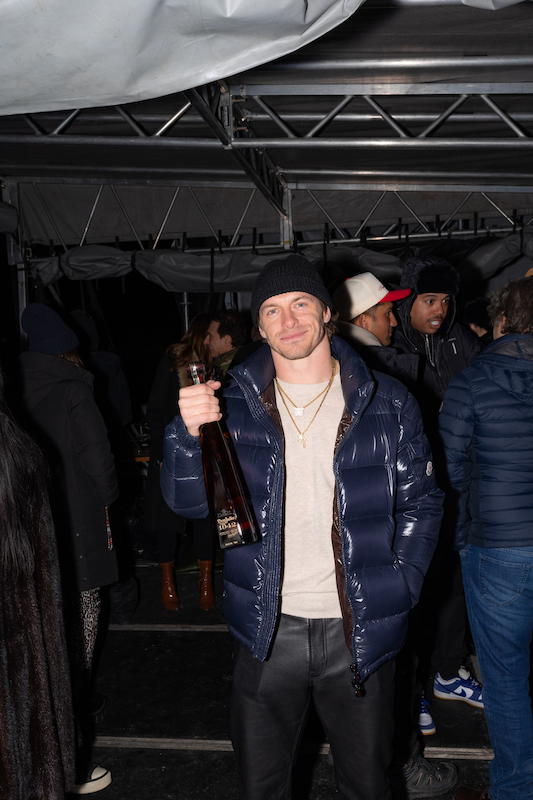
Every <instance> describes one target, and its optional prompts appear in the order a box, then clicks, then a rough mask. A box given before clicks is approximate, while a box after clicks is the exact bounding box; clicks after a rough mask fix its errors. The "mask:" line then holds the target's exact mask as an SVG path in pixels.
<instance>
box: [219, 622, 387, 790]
mask: <svg viewBox="0 0 533 800" xmlns="http://www.w3.org/2000/svg"><path fill="white" fill-rule="evenodd" d="M351 661H352V658H351V654H350V651H349V650H348V648H347V646H346V642H345V639H344V633H343V627H342V620H340V619H303V618H300V617H290V616H286V615H282V616H281V620H280V624H279V628H278V631H277V634H276V637H275V640H274V643H273V646H272V650H271V654H270V656H269V658H268V659H267V660H266V661H265V662H260V661H258V660H257V659H255V658H253V657H252V655H251V653H250V652H249V651H248V649H247V648H245V647H243V646H242V645H239V644H237V645H236V652H235V666H234V673H233V694H232V701H231V738H232V742H233V747H234V750H235V754H236V756H237V761H238V766H239V774H240V779H241V798H242V800H288V799H289V798H290V796H291V778H292V768H293V763H294V761H295V758H296V753H297V749H298V746H299V743H300V738H301V735H302V730H303V728H304V725H305V721H306V718H307V712H308V709H309V704H310V701H311V698H312V699H313V702H314V705H315V708H316V710H317V712H318V716H319V717H320V720H321V722H322V725H323V727H324V730H325V732H326V736H327V738H328V741H329V743H330V745H331V751H332V754H333V759H334V763H335V772H336V776H337V786H338V792H339V794H338V796H339V798H340V800H390V790H389V784H388V779H387V775H386V769H387V767H388V766H389V763H390V760H391V750H392V734H393V725H394V723H393V713H392V706H393V687H394V663H393V662H392V661H389V662H387V663H386V664H384V665H383V666H382V667H380V668H379V669H378V670H377V671H376V672H374V673H373V674H372V675H371V676H370V677H369V678H367V680H366V681H365V682H364V687H365V696H364V697H356V696H355V693H354V690H353V689H352V686H351V677H352V675H351V672H350V663H351Z"/></svg>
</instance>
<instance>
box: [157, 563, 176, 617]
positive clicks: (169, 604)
mask: <svg viewBox="0 0 533 800" xmlns="http://www.w3.org/2000/svg"><path fill="white" fill-rule="evenodd" d="M159 566H160V567H161V598H162V600H163V605H164V606H165V608H168V610H169V611H177V610H178V608H179V607H180V598H179V595H178V593H177V591H176V585H175V583H174V562H173V561H166V562H164V563H162V564H160V565H159Z"/></svg>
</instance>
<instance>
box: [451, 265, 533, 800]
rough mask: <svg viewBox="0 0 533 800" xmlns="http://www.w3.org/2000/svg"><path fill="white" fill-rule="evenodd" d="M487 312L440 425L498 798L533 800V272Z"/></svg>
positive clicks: (471, 796) (469, 799)
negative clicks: (532, 693)
mask: <svg viewBox="0 0 533 800" xmlns="http://www.w3.org/2000/svg"><path fill="white" fill-rule="evenodd" d="M489 313H490V315H491V318H492V322H493V324H494V341H493V342H492V343H491V344H490V345H489V346H488V347H487V348H486V349H485V350H484V351H483V352H482V353H481V354H480V355H479V356H477V358H475V359H474V361H473V362H472V364H471V365H470V366H469V367H467V369H465V370H464V372H461V373H460V374H458V375H456V376H455V377H454V378H452V380H451V381H450V385H449V387H448V389H447V391H446V394H445V396H444V405H443V409H442V412H441V415H440V430H441V433H442V438H443V440H444V446H445V449H446V461H447V466H448V472H449V476H450V481H451V483H452V486H453V487H454V489H455V490H456V492H457V495H458V500H459V523H458V528H457V548H458V549H460V553H461V561H462V569H463V578H464V586H465V594H466V603H467V609H468V615H469V618H470V624H471V628H472V635H473V637H474V642H475V645H476V652H477V656H478V659H479V666H480V669H481V674H482V676H483V699H484V703H485V716H486V718H487V724H488V728H489V734H490V739H491V743H492V746H493V749H494V760H493V761H492V762H491V765H490V783H491V785H490V799H491V800H532V798H533V717H532V715H531V700H530V697H529V674H530V644H531V637H532V632H533V278H522V279H521V280H517V281H512V282H511V283H509V284H508V285H507V286H506V287H505V288H503V289H500V291H499V292H497V293H496V294H494V295H493V296H492V298H491V304H490V306H489ZM481 797H486V794H485V793H483V792H481V790H477V791H476V790H473V789H468V787H459V789H458V791H457V795H456V798H457V799H458V800H478V799H479V798H481Z"/></svg>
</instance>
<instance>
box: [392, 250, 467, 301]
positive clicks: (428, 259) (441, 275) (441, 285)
mask: <svg viewBox="0 0 533 800" xmlns="http://www.w3.org/2000/svg"><path fill="white" fill-rule="evenodd" d="M459 283H460V281H459V273H458V272H457V270H456V269H455V267H454V266H452V265H451V264H450V262H449V261H446V259H445V258H434V257H432V256H425V257H424V256H413V257H412V258H408V259H407V261H406V262H405V267H404V271H403V274H402V277H401V281H400V286H401V287H404V286H406V287H409V288H410V289H412V290H414V294H416V295H418V294H426V293H427V292H440V293H442V294H450V295H456V294H457V293H458V291H459Z"/></svg>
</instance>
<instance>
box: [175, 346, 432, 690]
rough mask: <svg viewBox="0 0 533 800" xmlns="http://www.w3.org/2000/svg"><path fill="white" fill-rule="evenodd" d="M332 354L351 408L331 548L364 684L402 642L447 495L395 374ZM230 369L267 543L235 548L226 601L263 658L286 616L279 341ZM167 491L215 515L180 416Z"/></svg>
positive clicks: (182, 503) (239, 440) (336, 349)
mask: <svg viewBox="0 0 533 800" xmlns="http://www.w3.org/2000/svg"><path fill="white" fill-rule="evenodd" d="M332 351H333V355H334V356H335V357H336V358H337V359H339V362H340V373H341V383H342V387H343V392H344V398H345V404H346V410H345V414H344V416H343V419H342V421H341V423H340V426H339V432H338V436H337V446H336V450H335V455H334V460H333V464H332V468H333V471H334V474H335V478H336V486H337V491H336V501H335V507H334V513H333V519H332V547H333V552H334V555H335V561H336V566H337V585H338V587H339V598H340V604H341V609H342V612H343V620H344V628H345V633H346V637H347V643H348V646H349V647H350V649H351V651H352V653H353V657H354V662H355V663H356V665H357V668H358V671H359V673H360V676H361V679H362V680H364V679H365V677H367V676H368V675H369V674H370V673H371V672H372V671H373V670H375V669H377V667H379V666H380V665H381V664H382V663H384V662H385V661H387V660H388V659H390V658H393V656H394V655H395V654H396V653H397V652H398V650H399V649H400V648H401V646H402V644H403V642H404V639H405V635H406V632H407V615H408V613H409V611H410V609H411V608H412V607H413V606H414V605H415V603H416V602H417V601H418V597H419V594H420V589H421V587H422V582H423V578H424V574H425V572H426V570H427V567H428V565H429V562H430V559H431V556H432V554H433V551H434V548H435V544H436V541H437V536H438V531H439V525H440V519H441V502H442V493H441V492H440V490H439V489H437V488H436V485H435V481H434V477H433V470H432V464H431V453H430V451H429V447H428V444H427V441H426V438H425V436H424V432H423V429H422V422H421V418H420V412H419V409H418V406H417V404H416V401H415V400H414V399H413V397H412V396H411V395H410V394H409V393H408V391H407V390H406V389H405V387H404V386H402V385H401V384H400V383H399V382H398V381H396V380H395V379H394V378H389V377H387V376H385V375H376V378H373V377H372V376H371V374H370V372H369V371H368V369H367V367H366V366H365V364H364V362H363V361H362V360H361V358H360V357H359V356H358V355H357V354H356V353H355V352H354V351H353V350H352V348H351V347H349V346H348V345H346V344H345V343H344V342H342V341H341V340H340V339H338V338H337V337H334V338H333V341H332ZM231 374H232V375H233V378H234V380H233V381H232V383H231V384H230V385H229V387H228V388H227V389H226V390H225V392H224V395H225V399H226V403H227V416H226V424H227V427H228V430H229V431H230V433H231V436H232V438H233V441H234V443H235V450H236V452H237V455H238V458H239V462H240V465H241V469H242V472H243V475H244V478H245V481H246V484H247V486H248V490H249V493H250V496H251V499H252V503H253V507H254V512H255V516H256V520H257V522H258V525H259V528H260V530H261V534H262V540H261V542H258V543H256V544H250V545H246V546H245V547H237V548H234V549H230V550H228V551H226V554H225V565H224V581H225V592H224V604H223V608H224V615H225V617H226V620H227V623H228V626H229V629H230V632H231V633H232V635H233V636H235V638H236V639H238V640H239V641H240V642H242V643H243V644H244V645H246V646H247V647H248V648H249V649H250V650H251V652H252V653H253V654H254V656H255V657H256V658H258V659H260V660H264V659H265V658H266V656H267V655H268V651H269V647H270V644H271V642H272V638H273V634H274V629H275V624H276V620H277V617H278V608H279V596H280V583H281V564H282V519H283V493H284V463H283V461H284V459H283V451H284V440H283V433H282V430H281V424H280V422H279V414H278V411H277V408H276V406H275V402H274V400H275V393H274V389H273V384H272V382H273V379H274V364H273V361H272V356H271V354H270V348H269V347H267V346H264V347H262V348H261V349H260V350H258V351H257V352H256V353H254V355H252V356H251V357H250V358H249V359H247V361H245V362H244V364H241V365H239V366H238V367H235V368H234V369H233V370H232V371H231ZM376 379H377V380H376ZM161 486H162V489H163V495H164V496H165V499H166V501H167V503H168V504H169V505H170V506H171V508H173V510H174V511H176V512H177V513H178V514H181V515H183V516H186V517H193V518H195V517H205V516H206V515H207V503H206V496H205V487H204V479H203V473H202V463H201V456H200V449H199V440H198V438H197V437H192V436H190V435H189V434H188V432H187V430H186V428H185V427H184V425H183V422H182V420H181V418H179V417H177V418H176V419H175V420H174V422H172V423H171V424H170V425H169V426H168V427H167V430H166V440H165V455H164V462H163V470H162V474H161Z"/></svg>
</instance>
